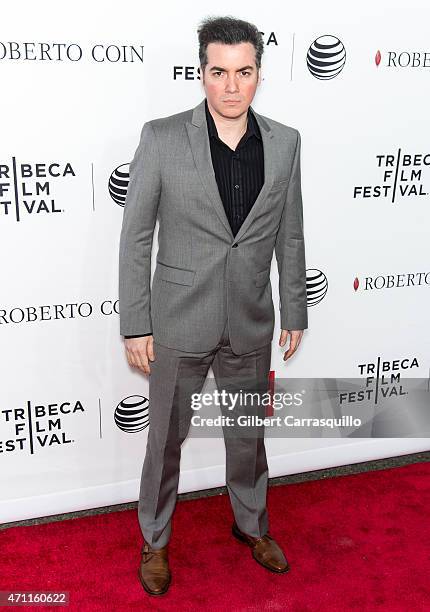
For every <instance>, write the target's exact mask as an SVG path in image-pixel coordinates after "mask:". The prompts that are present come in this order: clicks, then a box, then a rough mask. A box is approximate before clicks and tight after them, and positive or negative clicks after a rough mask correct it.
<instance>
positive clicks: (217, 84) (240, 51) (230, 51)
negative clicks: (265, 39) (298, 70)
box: [203, 42, 260, 118]
mask: <svg viewBox="0 0 430 612" xmlns="http://www.w3.org/2000/svg"><path fill="white" fill-rule="evenodd" d="M207 57H208V63H207V64H206V66H205V71H204V74H203V86H204V88H205V92H206V98H207V100H208V103H209V104H210V105H211V106H212V108H214V109H215V111H216V112H217V113H219V114H220V115H222V116H224V117H229V118H236V117H239V116H240V115H242V114H243V113H246V112H247V111H248V107H249V105H250V104H251V102H252V99H253V98H254V95H255V91H256V89H257V86H258V85H259V83H260V70H257V66H256V64H255V47H254V45H253V44H252V43H249V42H242V43H239V44H237V45H225V44H223V43H209V45H208V47H207Z"/></svg>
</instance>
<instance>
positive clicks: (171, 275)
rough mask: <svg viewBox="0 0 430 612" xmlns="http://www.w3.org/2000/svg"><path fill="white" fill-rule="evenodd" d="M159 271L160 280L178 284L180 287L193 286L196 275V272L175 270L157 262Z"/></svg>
mask: <svg viewBox="0 0 430 612" xmlns="http://www.w3.org/2000/svg"><path fill="white" fill-rule="evenodd" d="M157 268H158V270H159V272H158V274H159V278H162V279H163V280H166V281H169V283H177V284H178V285H192V284H193V283H194V277H195V275H196V273H195V271H194V270H185V269H184V268H175V267H173V266H167V265H166V264H163V263H161V261H157Z"/></svg>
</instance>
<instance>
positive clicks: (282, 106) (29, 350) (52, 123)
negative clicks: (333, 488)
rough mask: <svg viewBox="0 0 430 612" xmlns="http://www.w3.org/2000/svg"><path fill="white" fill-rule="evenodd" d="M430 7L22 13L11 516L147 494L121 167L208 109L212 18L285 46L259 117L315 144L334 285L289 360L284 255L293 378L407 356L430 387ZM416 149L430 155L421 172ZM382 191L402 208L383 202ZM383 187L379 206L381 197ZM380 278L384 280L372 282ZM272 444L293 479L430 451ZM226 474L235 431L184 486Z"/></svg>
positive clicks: (312, 167)
mask: <svg viewBox="0 0 430 612" xmlns="http://www.w3.org/2000/svg"><path fill="white" fill-rule="evenodd" d="M420 7H421V5H420V4H416V5H415V4H414V3H412V2H409V3H408V9H407V15H406V16H405V14H404V10H403V8H402V7H401V5H400V3H398V4H396V3H395V2H389V3H388V2H379V3H375V2H364V3H363V2H362V3H360V4H355V6H354V7H352V6H351V5H346V6H345V3H340V2H339V3H338V2H325V3H318V2H316V1H312V2H307V3H294V4H293V3H291V4H290V3H288V2H282V3H281V2H272V3H270V2H269V3H264V5H263V4H261V3H257V2H244V1H243V0H238V1H237V2H236V3H235V4H234V10H233V8H232V5H231V2H225V1H224V0H220V1H219V2H218V3H217V4H216V6H214V5H213V4H210V3H206V6H204V3H201V4H200V6H199V5H197V4H195V3H191V2H189V1H187V2H181V3H176V2H166V1H161V2H157V3H154V4H145V3H143V2H138V1H131V0H124V1H123V2H121V3H120V5H118V4H117V3H114V2H107V1H103V2H92V3H88V2H83V1H82V0H78V1H75V2H74V3H72V4H71V5H68V7H67V9H66V8H65V7H60V6H59V5H58V3H54V2H46V1H45V2H43V1H42V2H39V3H38V4H37V5H35V4H34V3H31V2H23V3H19V4H17V5H11V4H10V3H9V4H8V6H7V7H5V8H4V9H3V13H2V26H3V27H2V30H1V39H0V70H1V74H2V84H3V95H2V97H1V102H0V104H1V109H2V119H3V120H2V137H1V140H0V166H1V177H0V238H1V240H0V255H1V261H2V266H1V283H0V291H1V294H0V341H1V351H0V376H1V383H2V384H1V386H0V520H1V521H2V522H7V521H14V520H20V519H25V518H31V517H38V516H44V515H50V514H55V513H59V512H67V511H72V510H79V509H84V508H92V507H97V506H103V505H107V504H115V503H121V502H127V501H133V500H136V499H137V497H138V487H139V479H140V472H141V467H142V462H143V458H144V453H145V444H146V437H147V431H148V428H147V427H144V428H143V429H141V430H140V431H135V432H133V431H131V428H129V429H128V431H124V430H122V429H121V428H120V427H119V426H118V425H117V423H116V421H115V418H114V417H115V414H116V415H118V414H119V408H118V406H119V405H121V403H122V405H127V404H128V403H129V402H130V400H127V398H130V396H138V397H137V401H138V402H140V407H141V409H142V415H141V416H142V419H143V420H144V414H145V410H146V407H147V406H146V402H147V399H146V398H147V396H148V382H147V378H146V377H145V376H144V375H142V374H141V373H139V372H138V371H137V370H134V369H132V368H130V367H129V366H128V363H127V360H126V357H125V352H124V346H123V341H122V337H121V336H120V335H119V317H118V303H117V299H118V291H117V286H118V244H119V233H120V229H121V222H122V214H123V206H121V200H122V198H123V196H124V189H126V183H127V180H126V177H125V180H123V181H122V182H121V177H120V173H121V171H122V172H125V174H127V171H128V163H129V162H130V160H131V158H132V156H133V154H134V151H135V149H136V147H137V144H138V140H139V135H140V130H141V127H142V125H143V123H144V122H145V121H147V120H149V119H153V118H156V117H162V116H166V115H170V114H173V113H176V112H179V111H182V110H184V109H187V108H191V107H193V106H195V105H196V104H197V103H198V102H199V101H200V100H201V99H202V98H203V96H204V90H203V88H202V85H201V82H200V80H199V78H198V72H197V67H198V43H197V34H196V29H197V24H198V23H199V21H200V20H201V19H202V18H203V17H205V16H206V15H213V14H217V15H223V14H233V15H234V16H236V17H239V18H242V19H246V20H249V21H252V22H253V23H255V24H256V25H257V26H258V27H259V29H260V31H262V32H264V40H265V43H266V45H265V51H264V54H263V77H264V80H263V83H262V85H261V87H260V88H259V90H258V91H257V95H256V97H255V99H254V101H253V107H254V108H255V109H256V110H257V112H260V113H261V114H263V115H266V116H269V117H272V118H273V119H276V120H278V121H281V122H283V123H286V124H289V125H291V126H293V127H296V128H298V129H299V130H300V133H301V136H302V188H303V203H304V226H305V239H306V264H307V268H308V274H309V278H311V277H312V276H313V275H315V274H316V275H318V278H319V281H320V283H321V285H320V286H321V287H322V288H324V287H326V290H323V291H322V293H321V297H322V299H321V300H320V301H319V302H318V303H316V304H315V305H311V304H310V306H309V329H308V330H307V331H306V332H305V334H304V337H303V340H302V343H301V345H300V349H299V351H298V352H297V354H296V355H295V356H294V357H293V358H292V359H290V360H288V361H287V362H286V363H284V362H283V361H282V356H283V353H284V350H285V349H281V348H280V347H279V346H278V338H279V317H278V313H279V311H278V307H277V306H278V295H277V290H276V288H277V268H276V263H275V260H274V261H273V262H272V277H271V280H272V287H273V288H274V302H275V313H276V316H277V320H276V326H275V335H274V341H273V354H272V369H273V370H274V371H275V376H276V377H278V378H279V377H281V378H282V377H287V376H288V377H324V376H327V377H343V376H345V377H346V376H349V377H355V376H357V377H361V376H362V372H361V371H360V368H359V365H360V364H377V362H378V359H379V360H380V361H386V362H389V363H390V364H391V365H390V371H391V369H394V368H395V366H394V365H393V362H394V361H395V360H405V359H406V360H409V361H407V362H404V363H405V365H407V364H409V365H410V364H411V363H412V360H413V359H415V363H416V364H417V365H416V367H414V368H413V369H412V368H410V369H407V370H405V374H406V375H410V376H415V377H418V376H420V377H426V376H427V375H428V372H429V366H430V358H429V333H428V327H429V325H428V324H429V316H428V312H429V300H428V295H429V283H430V275H428V272H429V271H430V265H429V263H430V262H429V250H428V228H429V222H430V212H429V195H428V192H429V187H430V150H429V118H428V93H429V88H428V78H429V71H430V40H429V37H428V28H427V23H428V19H429V18H430V9H428V8H427V10H425V9H423V8H420ZM352 8H353V10H352ZM67 11H68V12H67ZM388 23H389V27H388V26H387V24H388ZM321 36H332V37H335V38H337V39H338V40H339V46H338V48H339V49H342V46H343V48H344V50H345V53H346V55H345V62H344V65H343V67H342V69H341V70H340V71H339V73H338V74H337V76H335V77H334V78H331V79H327V80H322V79H319V78H316V77H315V75H313V74H312V72H311V70H310V69H309V67H308V64H307V55H308V50H309V49H310V47H311V46H312V44H313V43H314V41H315V40H317V39H319V38H320V37H321ZM325 40H327V39H325ZM331 40H332V39H331ZM56 45H57V46H56ZM378 51H379V54H378ZM378 58H380V59H378ZM117 60H118V61H117ZM399 151H400V152H399ZM405 155H412V156H420V157H415V158H414V159H413V166H411V165H409V163H408V158H407V157H406V158H405V157H404V156H405ZM378 156H383V157H378ZM385 156H393V158H392V160H393V161H392V165H390V164H391V159H390V158H388V162H387V157H385ZM426 156H427V157H426ZM387 163H388V165H387ZM387 171H390V172H391V173H390V172H387ZM118 181H119V187H118ZM115 185H116V187H115ZM382 185H386V186H388V196H387V197H381V196H380V197H374V195H375V194H374V191H373V188H374V186H382ZM365 186H367V187H368V189H369V194H370V195H371V196H372V197H363V190H362V189H361V188H364V187H365ZM357 188H359V189H358V190H357ZM400 188H403V189H405V190H406V193H404V194H402V192H401V191H400ZM113 189H114V191H113ZM393 189H394V191H395V196H394V201H392V193H393ZM354 190H356V191H354ZM122 203H123V202H122ZM157 229H158V228H157ZM154 243H155V246H154V252H153V253H154V255H155V250H156V243H157V241H156V240H155V241H154ZM153 259H155V257H154V258H153ZM154 263H155V262H154V261H153V264H154ZM315 270H316V271H317V272H314V271H315ZM419 273H422V274H421V276H419ZM407 274H410V275H413V277H410V278H412V281H413V282H414V285H412V284H411V281H410V282H409V286H397V287H390V286H389V285H390V282H389V280H388V277H390V276H394V277H395V278H396V279H397V275H407ZM425 274H427V276H425ZM366 278H368V279H371V281H367V282H368V283H369V282H371V283H372V284H373V285H372V286H375V285H376V286H377V287H378V288H376V289H373V290H372V289H366ZM405 278H406V277H400V281H399V280H396V282H397V284H401V285H406V282H405ZM354 279H358V287H357V288H354ZM402 279H403V280H402ZM418 281H420V282H418ZM402 373H403V372H402ZM210 375H212V372H211V373H210ZM275 388H276V387H275ZM120 408H121V406H120ZM137 429H139V427H137ZM266 448H267V453H268V458H269V468H270V476H277V475H281V474H289V473H296V472H300V471H307V470H313V469H319V468H324V467H328V466H335V465H343V464H346V463H353V462H360V461H365V460H368V459H373V458H381V457H389V456H393V455H400V454H405V453H410V452H414V451H421V450H425V449H428V448H429V444H428V439H426V438H422V439H419V438H415V439H414V438H409V439H407V438H404V439H401V438H399V439H396V438H394V439H387V438H380V439H372V440H371V439H341V438H331V439H318V438H312V439H279V438H278V439H267V442H266ZM224 460H225V455H224V445H223V441H222V439H209V440H208V439H198V438H194V439H188V440H187V441H186V442H185V443H184V446H183V453H182V472H181V479H180V491H181V492H183V491H190V490H199V489H203V488H208V487H214V486H218V485H222V484H224V483H225V480H224Z"/></svg>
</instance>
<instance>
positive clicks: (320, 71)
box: [306, 34, 346, 81]
mask: <svg viewBox="0 0 430 612" xmlns="http://www.w3.org/2000/svg"><path fill="white" fill-rule="evenodd" d="M345 62H346V51H345V47H344V46H343V43H342V41H341V40H340V39H339V38H337V36H332V35H331V34H324V35H323V36H319V37H318V38H317V39H316V40H314V42H313V43H312V44H311V46H310V47H309V49H308V52H307V54H306V64H307V66H308V70H309V72H310V73H311V75H312V76H314V77H315V78H316V79H320V80H323V81H327V80H329V79H334V78H335V77H337V76H338V75H339V74H340V73H341V72H342V70H343V68H344V66H345Z"/></svg>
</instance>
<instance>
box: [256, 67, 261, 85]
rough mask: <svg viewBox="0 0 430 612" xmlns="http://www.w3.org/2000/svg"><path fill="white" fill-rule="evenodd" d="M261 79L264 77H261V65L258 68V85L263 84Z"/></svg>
mask: <svg viewBox="0 0 430 612" xmlns="http://www.w3.org/2000/svg"><path fill="white" fill-rule="evenodd" d="M261 80H262V79H261V66H260V68H259V69H258V77H257V85H260V84H261Z"/></svg>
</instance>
